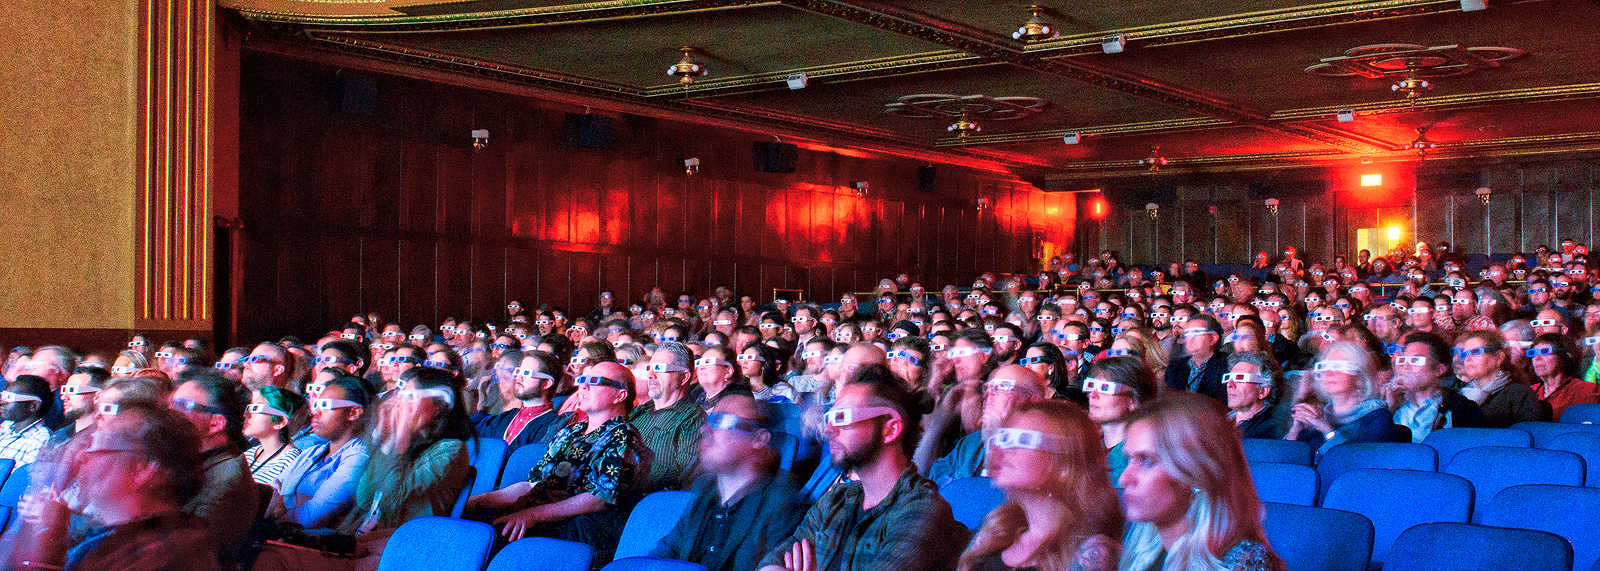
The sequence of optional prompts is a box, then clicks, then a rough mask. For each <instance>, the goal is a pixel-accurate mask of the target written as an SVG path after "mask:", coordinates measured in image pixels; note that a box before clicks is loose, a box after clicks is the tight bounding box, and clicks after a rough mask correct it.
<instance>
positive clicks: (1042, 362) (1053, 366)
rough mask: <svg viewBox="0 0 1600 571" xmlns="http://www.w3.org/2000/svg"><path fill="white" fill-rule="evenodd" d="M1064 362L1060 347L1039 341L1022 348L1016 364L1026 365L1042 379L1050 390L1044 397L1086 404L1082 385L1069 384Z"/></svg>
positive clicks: (1081, 404) (1087, 399)
mask: <svg viewBox="0 0 1600 571" xmlns="http://www.w3.org/2000/svg"><path fill="white" fill-rule="evenodd" d="M1066 362H1067V360H1066V357H1065V356H1064V355H1063V354H1062V353H1061V348H1060V347H1057V346H1056V345H1055V344H1054V343H1048V342H1044V341H1040V342H1038V343H1034V344H1032V345H1029V346H1028V348H1027V349H1024V350H1023V351H1022V358H1021V359H1019V360H1018V361H1017V364H1018V365H1022V366H1024V367H1027V368H1028V369H1029V370H1032V371H1033V372H1034V373H1035V374H1037V375H1039V377H1040V378H1042V379H1044V382H1045V385H1046V386H1048V387H1049V389H1048V390H1049V392H1050V394H1048V395H1045V398H1052V399H1066V400H1069V401H1072V402H1076V403H1078V405H1079V406H1084V405H1087V404H1088V403H1089V396H1088V395H1086V394H1084V393H1083V385H1081V384H1080V385H1077V386H1071V381H1072V378H1071V377H1070V376H1069V375H1067V367H1066Z"/></svg>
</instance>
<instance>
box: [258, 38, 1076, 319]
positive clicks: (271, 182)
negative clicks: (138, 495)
mask: <svg viewBox="0 0 1600 571" xmlns="http://www.w3.org/2000/svg"><path fill="white" fill-rule="evenodd" d="M352 75H360V76H362V77H366V78H369V79H372V80H374V81H375V82H376V85H377V87H378V96H377V104H376V107H375V108H374V109H372V110H371V111H370V112H369V113H349V112H345V111H342V110H341V109H340V107H341V102H342V99H341V95H340V94H341V88H340V86H341V84H343V83H344V82H345V81H346V80H347V78H348V77H350V76H352ZM241 90H242V96H241V113H240V115H241V117H240V171H241V172H240V185H239V187H240V188H239V196H238V199H239V200H238V202H239V206H240V214H239V216H240V219H241V221H242V230H240V234H239V240H238V246H237V250H236V255H237V256H238V257H239V259H240V264H239V268H240V270H239V273H240V276H239V277H240V283H241V285H240V289H239V291H238V292H237V294H236V295H237V307H238V324H239V334H240V336H241V338H243V339H247V340H249V339H259V338H264V337H275V336H278V335H282V334H286V333H295V334H300V335H309V334H312V333H314V332H317V331H322V330H326V329H327V328H329V327H333V326H334V325H336V324H337V323H340V322H342V321H343V320H344V319H346V318H348V317H349V316H350V315H352V314H354V313H356V312H358V311H378V312H381V313H383V314H384V316H385V318H386V319H394V317H395V316H396V315H398V316H399V319H400V320H401V322H403V323H407V324H411V323H416V322H427V323H434V324H436V323H438V321H440V320H442V319H443V318H445V317H447V316H457V317H460V316H467V317H470V318H472V319H478V320H481V319H486V318H492V317H498V316H501V315H502V313H503V311H504V305H505V302H506V301H507V300H509V299H512V298H517V299H520V300H521V301H522V302H523V303H524V304H532V305H538V304H553V305H556V306H562V307H567V308H572V309H577V310H587V309H588V308H589V307H591V305H592V304H593V303H594V300H595V299H596V296H597V294H598V292H599V291H600V290H601V289H610V290H614V291H615V292H616V293H617V294H618V296H619V297H620V298H623V299H638V298H641V297H642V296H643V295H644V294H645V293H646V292H647V291H649V289H650V288H651V287H653V286H657V285H659V286H660V287H662V288H663V289H664V290H665V291H666V292H667V293H668V295H674V294H676V293H677V292H678V291H681V290H689V291H695V292H699V293H701V294H704V293H706V292H708V291H709V290H710V289H711V288H712V287H715V286H717V285H721V284H728V285H733V286H734V287H735V288H736V289H737V290H738V291H740V292H741V293H752V294H757V295H759V296H760V298H761V299H762V300H766V299H770V297H771V295H772V289H773V288H794V289H802V290H804V293H805V296H806V298H807V299H820V300H823V301H830V300H837V299H838V297H837V296H838V295H839V294H840V293H841V292H845V291H860V290H863V289H870V288H871V287H872V286H873V285H874V284H875V283H876V280H877V279H878V278H880V277H883V276H885V275H892V274H893V273H898V272H907V273H910V274H912V275H913V277H914V278H915V279H919V280H921V281H923V282H924V283H925V284H927V285H928V286H929V289H933V288H934V287H935V286H936V284H943V283H947V282H948V283H962V282H970V281H971V279H972V278H973V276H975V275H977V274H978V273H981V272H983V271H1014V272H1024V271H1030V270H1032V269H1033V268H1035V267H1036V265H1035V264H1036V262H1035V260H1034V259H1033V253H1034V252H1033V247H1034V242H1035V238H1036V236H1037V238H1038V239H1039V240H1041V241H1045V242H1054V243H1055V244H1058V245H1060V244H1064V243H1065V242H1066V241H1067V240H1068V238H1067V237H1069V236H1071V233H1072V222H1073V212H1074V208H1073V205H1072V198H1071V197H1070V196H1068V195H1049V194H1045V193H1043V192H1039V191H1037V190H1034V189H1033V187H1031V186H1029V185H1026V184H1023V183H1020V182H1017V181H1016V180H1015V179H1013V178H1012V177H1010V176H1009V175H1006V174H1004V173H990V172H984V171H979V170H974V169H969V168H963V167H955V166H948V165H940V166H938V186H937V190H936V192H934V193H931V194H930V193H922V192H919V191H918V190H917V188H916V184H917V172H918V168H919V167H920V166H923V163H921V162H920V161H917V160H913V159H906V158H901V157H895V156H890V155H878V154H875V153H859V152H852V151H846V153H845V154H840V153H837V152H830V151H828V150H826V147H823V148H821V150H804V149H803V150H801V151H800V161H799V168H798V170H797V172H796V173H794V174H772V173H762V172H757V171H756V170H755V168H754V166H753V164H752V160H751V152H750V148H751V143H752V142H754V141H760V140H772V137H771V136H769V135H761V134H756V133H749V132H742V131H735V130H729V129H723V128H716V127H709V126H704V125H697V124H691V123H683V122H674V121H668V120H663V119H656V118H650V117H641V116H637V115H613V117H615V118H616V119H617V120H616V126H617V138H616V145H615V146H614V147H613V148H611V149H609V150H592V149H575V148H571V147H569V146H568V145H567V144H566V143H565V142H564V138H563V136H562V126H563V118H564V115H565V113H568V112H582V111H583V109H582V108H581V107H573V106H571V105H570V104H565V103H553V102H544V101H538V100H534V99H529V98H526V97H519V96H514V95H507V94H503V93H498V92H488V91H478V90H471V89H466V88H461V87H455V86H450V85H443V84H437V83H430V82H425V81H421V80H414V79H409V78H403V77H397V76H386V75H379V74H371V73H364V72H362V73H358V72H352V71H349V70H338V69H335V68H333V67H329V66H324V65H320V64H317V63H315V62H308V61H304V60H299V59H292V58H288V57H284V56H279V55H272V54H265V53H255V52H249V51H247V52H246V53H245V54H244V56H243V61H242V77H241ZM595 112H600V111H598V110H597V111H595ZM475 128H477V129H489V130H490V132H491V139H490V141H489V144H488V146H487V147H486V148H484V149H482V150H474V149H473V148H472V146H471V141H470V138H469V137H468V133H469V131H470V130H472V129H475ZM814 148H815V147H814ZM847 154H848V155H855V156H846V155H847ZM686 157H697V158H699V159H700V161H701V164H702V169H701V171H700V173H699V174H696V175H693V176H687V175H685V174H684V172H683V167H682V159H683V158H686ZM852 181H867V182H868V183H869V184H870V185H871V186H870V194H869V196H868V197H866V198H860V197H857V196H856V195H855V193H854V190H852V189H850V188H849V186H848V185H849V184H850V183H851V182H852ZM979 197H986V198H988V199H989V200H990V202H991V203H992V204H993V205H994V207H993V208H989V209H985V210H979V209H977V208H976V204H977V199H978V198H979Z"/></svg>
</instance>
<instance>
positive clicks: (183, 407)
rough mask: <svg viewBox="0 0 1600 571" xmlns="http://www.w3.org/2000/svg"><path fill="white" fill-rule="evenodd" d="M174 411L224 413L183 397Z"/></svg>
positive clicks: (174, 400) (179, 398)
mask: <svg viewBox="0 0 1600 571" xmlns="http://www.w3.org/2000/svg"><path fill="white" fill-rule="evenodd" d="M33 398H34V400H38V397H33ZM172 409H173V410H176V411H179V412H201V413H205V414H223V411H222V409H221V408H217V407H214V406H211V405H208V404H200V403H198V402H195V400H194V399H188V398H182V397H178V398H174V399H172Z"/></svg>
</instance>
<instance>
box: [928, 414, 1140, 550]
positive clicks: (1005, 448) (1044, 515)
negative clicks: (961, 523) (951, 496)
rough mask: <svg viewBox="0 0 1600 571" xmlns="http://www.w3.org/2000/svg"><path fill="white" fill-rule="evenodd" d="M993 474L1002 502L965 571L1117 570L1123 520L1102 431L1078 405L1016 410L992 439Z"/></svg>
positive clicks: (981, 533)
mask: <svg viewBox="0 0 1600 571" xmlns="http://www.w3.org/2000/svg"><path fill="white" fill-rule="evenodd" d="M989 446H990V448H991V451H990V452H989V454H988V465H989V470H988V472H989V475H990V477H992V478H994V480H993V483H994V486H995V487H996V488H999V489H1000V490H1003V491H1004V492H1005V494H1006V501H1005V503H1003V504H1001V505H1000V506H999V507H997V508H995V510H994V511H991V512H990V513H989V515H988V516H987V517H985V518H984V521H983V527H981V528H979V529H978V532H977V535H976V536H974V537H973V539H972V543H971V544H969V545H968V546H967V550H966V552H965V553H963V554H962V555H961V559H960V561H959V569H961V571H1003V570H1012V569H1077V570H1081V571H1109V570H1113V569H1116V568H1117V560H1118V556H1119V554H1120V551H1121V550H1120V543H1119V541H1120V540H1119V539H1118V538H1120V537H1121V534H1122V529H1123V516H1122V512H1121V510H1120V509H1118V507H1119V506H1118V501H1117V497H1116V493H1115V492H1114V491H1112V488H1111V482H1109V481H1107V480H1106V479H1105V478H1102V477H1101V476H1100V475H1101V474H1103V473H1105V471H1106V465H1105V462H1106V460H1105V455H1104V454H1102V453H1101V452H1100V438H1099V429H1098V427H1097V426H1096V425H1095V423H1094V422H1093V421H1092V420H1090V419H1089V416H1088V414H1086V413H1085V412H1084V410H1083V409H1082V408H1081V407H1079V406H1078V405H1076V404H1072V403H1070V402H1063V401H1033V402H1027V403H1023V404H1019V405H1018V406H1017V407H1016V409H1015V410H1014V411H1013V412H1012V413H1011V414H1010V415H1008V416H1007V417H1006V419H1005V420H1004V421H1003V422H1002V423H1000V425H999V426H998V427H997V428H996V429H995V430H994V431H993V434H992V435H990V437H989Z"/></svg>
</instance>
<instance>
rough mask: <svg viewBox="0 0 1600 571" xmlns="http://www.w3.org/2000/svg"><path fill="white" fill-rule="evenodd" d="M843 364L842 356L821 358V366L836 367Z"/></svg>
mask: <svg viewBox="0 0 1600 571" xmlns="http://www.w3.org/2000/svg"><path fill="white" fill-rule="evenodd" d="M843 362H844V355H828V356H827V357H823V358H822V364H824V365H837V364H839V363H843Z"/></svg>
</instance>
